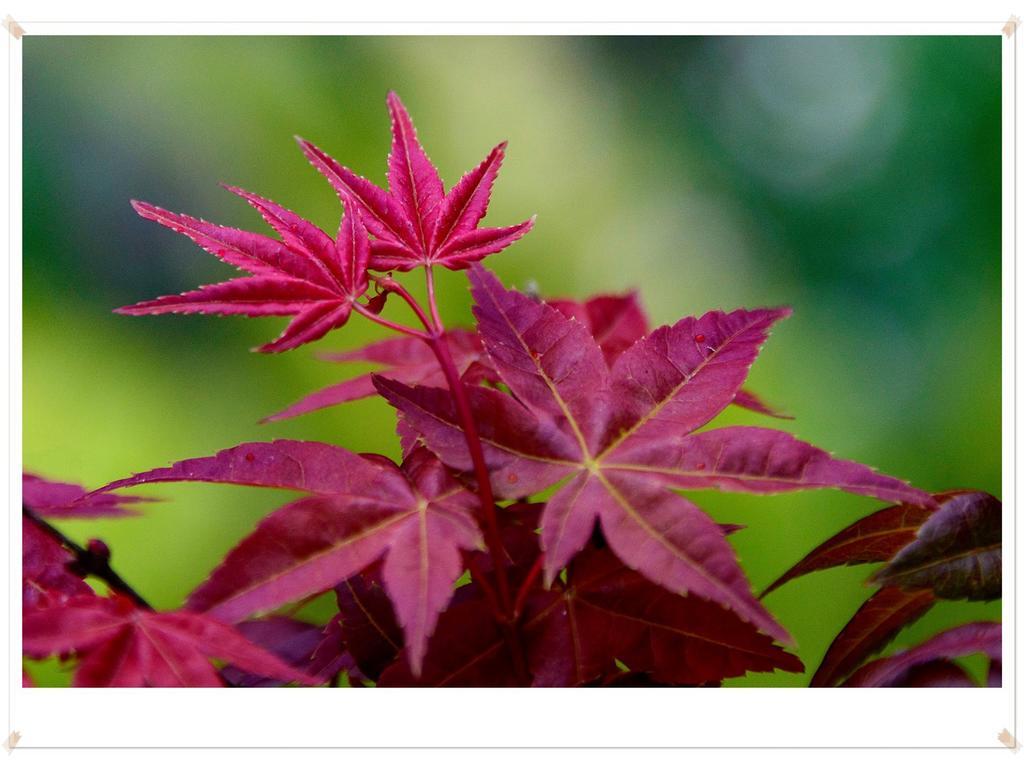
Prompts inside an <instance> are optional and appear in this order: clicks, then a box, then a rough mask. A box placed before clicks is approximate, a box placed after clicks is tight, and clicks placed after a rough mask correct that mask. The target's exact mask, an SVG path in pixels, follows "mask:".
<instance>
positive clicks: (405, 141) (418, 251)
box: [296, 92, 533, 272]
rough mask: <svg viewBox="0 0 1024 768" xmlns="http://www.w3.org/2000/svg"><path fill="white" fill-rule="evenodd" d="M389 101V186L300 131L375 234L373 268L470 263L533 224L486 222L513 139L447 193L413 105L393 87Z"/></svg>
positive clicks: (317, 163)
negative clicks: (416, 124) (507, 147)
mask: <svg viewBox="0 0 1024 768" xmlns="http://www.w3.org/2000/svg"><path fill="white" fill-rule="evenodd" d="M387 104H388V111H389V112H390V113H391V135H392V143H391V153H390V154H389V155H388V191H384V190H383V189H381V188H380V187H377V186H376V185H374V184H373V183H372V182H370V181H368V180H367V179H364V178H363V177H361V176H359V175H357V174H356V173H354V172H352V171H351V170H349V169H348V168H346V167H345V166H343V165H341V164H339V163H338V162H337V161H336V160H334V158H332V157H330V156H329V155H328V154H327V153H326V152H324V151H323V150H322V149H320V148H319V147H317V146H315V145H313V144H311V143H310V142H308V141H306V140H305V139H301V138H298V137H296V140H297V141H298V142H299V146H300V147H301V148H302V151H303V152H304V153H305V155H306V157H307V158H308V159H309V161H310V163H312V165H313V167H314V168H316V169H317V170H318V171H320V173H322V174H323V175H324V176H325V177H326V178H327V180H328V181H329V182H330V183H331V186H333V187H334V189H335V191H336V192H337V193H338V197H339V198H341V201H342V203H343V204H344V205H345V206H346V208H347V209H349V210H352V211H353V212H356V213H358V215H359V218H360V219H362V221H363V223H364V224H365V225H366V228H367V230H369V232H370V234H372V235H373V236H374V238H375V239H374V240H373V243H372V245H371V251H372V258H371V261H370V266H371V268H372V269H377V270H384V271H387V270H399V271H402V272H405V271H408V270H411V269H414V268H416V267H418V266H423V265H431V264H440V265H441V266H444V267H447V268H448V269H465V268H466V267H467V266H469V265H470V264H472V263H473V262H475V261H479V260H480V259H483V258H484V257H486V256H490V255H491V254H494V253H498V252H499V251H502V250H504V249H505V248H507V247H508V246H509V245H511V244H512V243H514V242H515V241H516V240H518V239H519V238H521V237H522V236H523V235H525V234H526V233H527V232H529V231H530V228H531V227H532V226H533V219H528V220H527V221H524V222H522V223H521V224H516V225H515V226H511V227H497V228H489V227H484V228H479V227H478V225H479V223H480V220H481V219H483V218H484V216H485V215H486V214H487V204H488V201H489V200H490V196H491V187H492V186H493V185H494V180H495V178H496V177H497V175H498V169H499V168H500V167H501V162H502V160H503V159H504V157H505V142H502V143H501V144H499V145H498V146H496V147H495V148H494V149H492V150H491V152H490V154H488V155H487V157H486V158H484V160H483V162H481V163H480V164H479V165H478V166H476V168H474V169H473V170H471V171H469V172H468V173H466V175H465V176H463V177H462V179H461V180H460V181H459V182H458V183H457V184H456V185H455V186H454V187H452V189H451V190H450V191H449V192H448V193H447V194H445V192H444V186H443V184H442V182H441V177H440V176H439V175H438V172H437V169H436V168H435V167H434V165H433V164H432V163H431V162H430V159H429V158H428V157H427V155H426V153H425V152H424V151H423V147H421V146H420V143H419V140H418V139H417V137H416V129H415V127H414V126H413V123H412V119H411V118H410V117H409V113H408V112H407V111H406V109H405V106H404V105H403V104H402V102H401V100H399V98H398V96H397V95H396V94H395V93H393V92H392V93H389V94H388V97H387Z"/></svg>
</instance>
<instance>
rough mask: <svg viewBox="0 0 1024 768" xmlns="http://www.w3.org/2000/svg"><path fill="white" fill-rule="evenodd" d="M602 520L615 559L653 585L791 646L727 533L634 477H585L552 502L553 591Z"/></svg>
mask: <svg viewBox="0 0 1024 768" xmlns="http://www.w3.org/2000/svg"><path fill="white" fill-rule="evenodd" d="M598 519H599V520H600V521H601V530H602V531H603V532H604V535H605V537H606V538H607V539H608V544H609V545H610V546H611V548H612V550H613V551H614V552H615V554H616V555H618V556H619V558H620V559H621V560H622V561H623V562H624V563H625V564H626V565H628V566H629V567H631V568H633V569H634V570H636V571H639V572H640V573H642V574H643V575H644V576H646V577H647V578H648V579H650V580H652V581H654V582H656V583H658V584H661V585H664V586H666V587H668V588H669V589H671V590H672V591H673V592H677V593H680V594H684V595H685V594H694V595H697V596H699V597H703V598H706V599H708V600H712V601H714V602H717V603H718V604H720V605H722V606H725V607H726V608H729V609H730V610H732V611H733V612H734V613H735V614H736V615H737V616H739V617H740V618H742V619H743V620H744V621H748V622H750V623H751V624H753V625H754V626H756V627H757V628H758V629H761V630H762V631H764V632H766V633H768V634H770V635H772V636H773V637H776V638H778V639H780V640H782V641H788V640H789V639H790V638H789V635H788V633H787V632H786V630H785V629H783V628H782V626H781V625H780V624H779V623H778V622H777V621H775V619H773V618H772V616H771V614H769V613H768V611H767V610H765V608H764V607H763V606H762V605H761V604H760V603H759V602H758V601H757V599H756V598H755V597H754V596H753V594H752V593H751V591H750V585H749V583H748V582H747V579H746V576H745V575H744V573H743V569H742V568H741V567H740V565H739V563H738V562H737V560H736V554H735V552H733V550H732V547H730V546H729V544H728V542H727V541H726V538H725V533H724V532H723V531H722V529H721V527H720V526H719V525H717V524H716V523H715V522H714V521H713V520H711V518H709V517H708V516H707V515H706V514H704V512H702V511H701V510H700V509H699V508H698V507H697V506H696V505H695V504H694V503H693V502H691V501H689V500H687V499H684V498H682V497H680V496H677V495H676V494H673V493H669V492H667V491H665V490H663V489H662V488H661V487H660V486H659V485H658V484H656V483H651V482H649V481H644V480H643V479H642V478H637V477H635V476H634V475H632V474H631V473H622V472H601V473H599V474H580V475H578V476H577V477H576V478H575V479H574V480H573V481H572V482H570V483H568V484H567V485H565V486H564V487H563V488H562V489H560V490H559V491H558V493H556V494H555V495H554V496H553V497H552V498H551V500H550V501H548V503H547V505H546V507H545V509H544V516H543V518H542V526H543V530H542V532H541V541H542V543H543V545H544V552H545V574H546V577H547V582H548V583H549V584H550V583H552V582H553V581H554V578H555V576H556V575H557V573H558V571H559V570H561V569H562V567H564V565H565V564H566V563H567V562H568V561H569V559H570V558H571V557H572V555H573V554H575V553H576V552H578V551H579V550H580V549H581V548H582V547H583V546H584V544H586V541H587V540H588V539H589V537H590V534H591V532H592V531H593V529H594V522H595V520H598Z"/></svg>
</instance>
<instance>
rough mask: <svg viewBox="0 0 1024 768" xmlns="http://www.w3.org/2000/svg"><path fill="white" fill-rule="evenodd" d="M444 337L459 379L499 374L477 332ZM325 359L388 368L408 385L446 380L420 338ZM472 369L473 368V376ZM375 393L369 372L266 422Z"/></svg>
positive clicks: (452, 332) (378, 343)
mask: <svg viewBox="0 0 1024 768" xmlns="http://www.w3.org/2000/svg"><path fill="white" fill-rule="evenodd" d="M445 338H446V340H447V342H448V348H449V349H450V350H451V353H452V359H453V360H454V361H455V366H456V368H457V369H458V372H459V375H460V376H465V375H466V374H467V373H469V374H470V375H469V376H466V380H467V381H470V382H472V383H479V382H480V381H481V380H483V379H484V378H487V377H493V378H497V374H494V372H493V371H491V370H490V369H489V368H487V367H486V365H485V363H484V362H483V360H484V354H483V345H482V344H481V343H480V338H479V337H478V336H477V335H476V334H475V333H473V332H471V331H465V330H460V329H453V330H449V331H448V332H446V333H445ZM324 357H325V358H326V359H328V360H332V361H334V362H339V363H350V362H359V363H374V364H376V365H381V366H386V367H385V368H384V370H386V371H387V374H388V376H389V377H391V378H393V379H396V380H397V381H402V382H405V383H406V384H430V385H434V386H438V385H442V384H444V381H445V379H444V372H443V371H442V370H441V366H440V365H439V364H438V362H437V358H436V357H435V356H434V353H433V351H432V350H431V349H430V347H428V346H427V345H426V344H424V343H423V342H422V341H421V340H420V339H415V338H410V337H408V336H398V337H395V338H391V339H384V340H383V341H376V342H373V343H372V344H368V345H366V346H365V347H360V348H359V349H354V350H352V351H350V352H340V353H338V352H335V353H331V354H329V355H325V356H324ZM470 369H473V372H472V373H470ZM376 394H377V390H376V389H375V388H374V386H373V380H372V378H371V375H370V374H368V373H367V374H363V375H361V376H357V377H355V378H353V379H347V380H345V381H341V382H338V383H337V384H332V385H330V386H328V387H325V388H324V389H321V390H318V391H316V392H313V393H312V394H310V395H307V396H306V397H304V398H302V399H301V400H299V401H298V402H296V403H293V404H292V405H290V406H288V407H287V408H285V409H284V410H282V411H279V412H278V413H275V414H273V415H271V416H268V417H266V418H265V419H263V421H264V422H272V421H281V420H282V419H291V418H294V417H296V416H301V415H303V414H305V413H310V412H312V411H317V410H320V409H321V408H330V407H331V406H335V405H341V404H342V403H349V402H352V401H354V400H361V399H363V398H364V397H370V396H371V395H376Z"/></svg>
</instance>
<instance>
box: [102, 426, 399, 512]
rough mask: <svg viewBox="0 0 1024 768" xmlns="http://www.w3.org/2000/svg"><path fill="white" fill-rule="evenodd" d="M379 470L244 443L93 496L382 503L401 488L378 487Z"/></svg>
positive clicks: (318, 449) (340, 454) (308, 448)
mask: <svg viewBox="0 0 1024 768" xmlns="http://www.w3.org/2000/svg"><path fill="white" fill-rule="evenodd" d="M381 475H382V473H381V471H380V469H379V468H378V467H377V466H375V465H373V464H370V463H369V462H367V461H365V460H364V459H362V458H361V457H360V456H358V455H356V454H354V453H352V452H351V451H347V450H345V449H344V448H340V447H338V446H336V445H328V444H327V443H314V442H304V441H301V440H275V441H274V442H271V443H242V444H241V445H237V446H235V447H234V448H227V449H225V450H223V451H220V452H219V453H217V454H215V455H214V456H205V457H203V458H198V459H185V460H184V461H179V462H177V463H176V464H173V465H172V466H170V467H166V468H160V469H151V470H149V471H148V472H141V473H139V474H137V475H132V476H131V477H128V478H125V479H124V480H117V481H115V482H113V483H109V484H108V485H105V486H104V487H103V488H100V489H99V490H97V491H94V492H93V494H91V495H96V494H102V493H106V492H109V491H112V490H116V489H118V488H128V487H131V486H136V485H144V484H148V483H172V482H205V483H227V484H230V485H252V486H259V487H262V488H283V489H286V490H292V491H305V492H307V493H315V494H323V495H328V494H349V495H353V496H365V497H367V498H370V499H372V500H375V501H380V502H382V503H383V502H386V501H387V500H388V499H389V498H390V494H392V493H394V492H395V490H396V489H399V490H400V489H402V488H403V487H404V486H403V484H402V483H401V481H398V482H397V483H394V484H388V483H387V482H382V479H383V478H382V477H381Z"/></svg>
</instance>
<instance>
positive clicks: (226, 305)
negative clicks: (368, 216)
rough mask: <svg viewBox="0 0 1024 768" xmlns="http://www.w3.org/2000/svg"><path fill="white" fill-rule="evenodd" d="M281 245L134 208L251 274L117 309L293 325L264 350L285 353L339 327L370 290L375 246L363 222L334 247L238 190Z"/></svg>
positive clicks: (347, 223)
mask: <svg viewBox="0 0 1024 768" xmlns="http://www.w3.org/2000/svg"><path fill="white" fill-rule="evenodd" d="M228 189H229V190H231V191H232V192H234V193H235V194H238V195H240V196H242V197H243V198H245V199H246V200H248V201H249V202H250V203H251V204H252V205H253V206H254V207H255V208H256V210H258V211H259V212H260V214H261V215H262V216H263V217H264V218H265V219H266V220H267V221H268V222H269V223H270V225H271V226H272V227H274V229H275V230H277V231H278V233H280V234H281V236H282V237H283V239H284V241H283V242H279V241H277V240H273V239H272V238H268V237H264V236H263V235H257V234H253V233H250V232H242V231H241V230H236V229H230V228H228V227H220V226H217V225H214V224H209V223H207V222H204V221H201V220H199V219H193V218H192V217H190V216H184V215H182V214H175V213H171V212H169V211H164V210H162V209H160V208H156V207H155V206H151V205H149V204H148V203H138V202H136V203H133V205H134V206H135V210H136V211H138V213H139V215H141V216H143V217H144V218H147V219H151V220H153V221H156V222H158V223H160V224H163V225H164V226H165V227H168V228H170V229H173V230H174V231H176V232H180V233H182V234H184V235H187V236H188V237H190V238H191V239H192V240H194V241H195V242H196V243H197V244H198V245H200V246H201V247H202V248H204V249H206V250H207V251H209V252H210V253H213V254H214V255H216V256H217V257H219V258H221V259H223V260H224V261H227V262H228V263H230V264H233V265H234V266H236V267H239V268H240V269H244V270H246V271H247V272H249V273H250V274H251V275H252V277H241V278H235V279H233V280H229V281H227V282H224V283H218V284H216V285H207V286H203V287H201V288H199V289H196V290H193V291H187V292H185V293H182V294H178V295H174V296H161V297H159V298H157V299H153V300H151V301H143V302H139V303H138V304H133V305H131V306H128V307H121V308H120V309H117V310H115V311H116V312H118V313H120V314H124V315H161V314H167V313H178V314H217V315H246V316H248V317H263V316H270V315H282V316H288V315H294V316H295V319H294V320H293V321H292V322H291V323H290V324H289V325H288V327H287V328H285V330H284V332H283V333H282V334H281V335H280V336H279V337H278V338H277V339H275V340H274V341H273V342H271V343H269V344H265V345H263V346H262V347H260V351H261V352H283V351H285V350H289V349H294V348H295V347H298V346H301V345H302V344H308V343H309V342H312V341H316V340H317V339H320V338H322V337H323V336H324V335H326V334H327V333H328V332H330V331H332V330H333V329H335V328H340V327H341V326H342V325H344V324H345V322H346V321H347V320H348V318H349V316H350V315H351V313H352V306H353V304H355V303H356V301H357V300H358V299H359V298H360V297H361V296H362V295H363V294H364V293H365V292H366V288H367V285H368V282H367V280H368V279H367V274H366V270H367V267H368V264H369V259H370V243H369V239H368V237H367V234H366V230H365V228H364V226H363V223H362V221H361V220H360V217H359V216H357V215H355V214H353V215H349V216H346V217H344V218H343V219H342V223H341V229H340V231H339V233H338V241H337V243H335V241H333V240H332V239H331V238H330V237H329V236H328V235H327V234H325V233H324V232H322V231H321V230H319V229H318V228H317V227H316V226H315V225H313V224H311V223H310V222H308V221H306V220H304V219H302V218H300V217H298V216H296V215H295V214H294V213H292V212H291V211H289V210H287V209H286V208H283V207H282V206H279V205H277V204H276V203H274V202H272V201H270V200H267V199H265V198H262V197H259V196H257V195H254V194H252V193H249V192H245V191H244V190H241V189H238V188H237V187H228Z"/></svg>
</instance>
